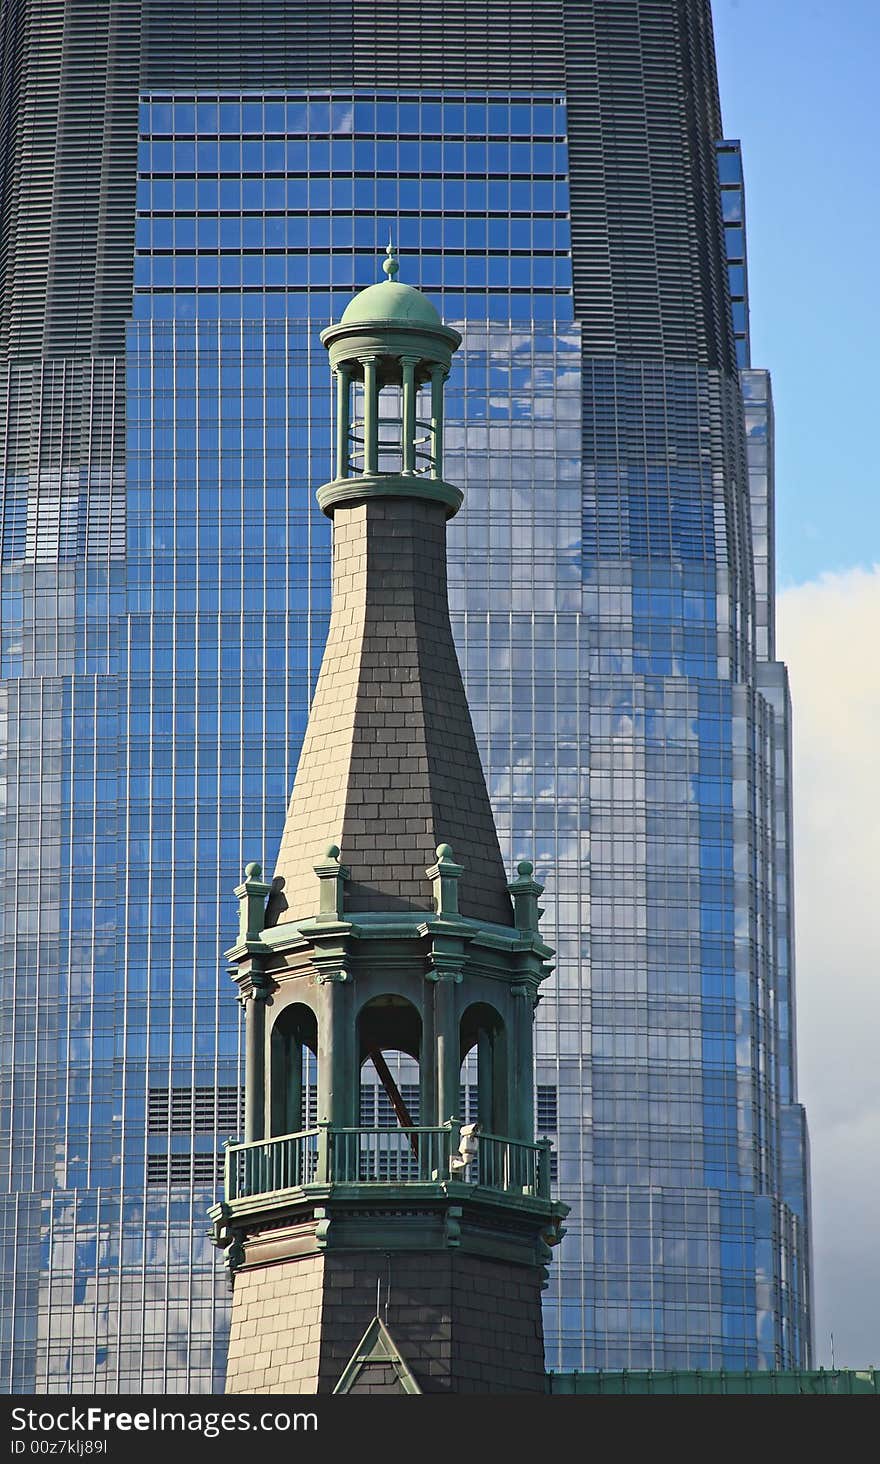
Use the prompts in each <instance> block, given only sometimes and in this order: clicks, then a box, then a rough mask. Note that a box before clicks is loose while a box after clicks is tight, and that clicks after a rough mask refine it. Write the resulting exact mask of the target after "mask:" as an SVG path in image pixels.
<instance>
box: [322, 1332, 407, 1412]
mask: <svg viewBox="0 0 880 1464" xmlns="http://www.w3.org/2000/svg"><path fill="white" fill-rule="evenodd" d="M421 1391H422V1390H421V1388H420V1387H419V1385H418V1383H417V1382H416V1380H415V1378H414V1377H413V1375H412V1373H411V1372H410V1369H409V1368H408V1367H407V1365H406V1363H405V1362H404V1360H403V1358H402V1357H401V1355H400V1350H399V1348H398V1346H397V1343H396V1342H395V1341H394V1339H393V1338H392V1336H391V1333H390V1332H389V1331H388V1328H387V1327H386V1326H385V1323H384V1322H383V1321H382V1320H381V1318H380V1317H374V1318H373V1320H372V1321H371V1322H370V1325H369V1326H368V1327H367V1330H366V1332H365V1333H364V1335H363V1337H362V1338H361V1340H360V1342H359V1343H358V1345H357V1347H356V1348H355V1350H354V1353H353V1354H352V1358H351V1361H350V1362H349V1364H348V1366H347V1367H346V1368H345V1370H344V1372H343V1374H342V1377H341V1378H340V1379H339V1382H338V1383H337V1384H336V1387H335V1388H334V1389H333V1392H334V1393H351V1394H360V1395H361V1396H367V1395H371V1396H373V1397H376V1396H380V1395H381V1394H383V1393H384V1394H386V1395H393V1394H400V1393H421Z"/></svg>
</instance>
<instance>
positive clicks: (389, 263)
mask: <svg viewBox="0 0 880 1464" xmlns="http://www.w3.org/2000/svg"><path fill="white" fill-rule="evenodd" d="M385 256H386V257H385V258H384V259H383V261H382V268H383V269H384V271H385V273H386V275H387V276H388V278H389V280H393V279H394V276H395V275H396V274H397V271H398V270H399V269H400V265H399V263H398V260H397V255H396V254H395V253H394V245H393V244H392V242H391V230H390V229H389V230H388V248H387V250H386V251H385Z"/></svg>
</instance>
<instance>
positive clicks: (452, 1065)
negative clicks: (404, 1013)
mask: <svg viewBox="0 0 880 1464" xmlns="http://www.w3.org/2000/svg"><path fill="white" fill-rule="evenodd" d="M434 1027H435V1032H434V1036H435V1042H436V1051H437V1122H438V1123H445V1122H446V1120H447V1119H449V1118H457V1117H458V1100H459V1093H458V1090H459V1084H460V1080H461V1048H460V1038H459V1033H458V1022H457V1020H456V1014H455V978H454V977H453V976H440V977H439V979H438V981H437V983H436V985H435V987H434Z"/></svg>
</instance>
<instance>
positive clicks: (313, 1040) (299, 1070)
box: [270, 1002, 318, 1136]
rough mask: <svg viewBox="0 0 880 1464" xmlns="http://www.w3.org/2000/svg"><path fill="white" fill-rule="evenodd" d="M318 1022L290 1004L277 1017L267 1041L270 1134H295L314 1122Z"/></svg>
mask: <svg viewBox="0 0 880 1464" xmlns="http://www.w3.org/2000/svg"><path fill="white" fill-rule="evenodd" d="M317 1053H318V1021H317V1018H316V1016H315V1014H314V1012H313V1011H312V1010H311V1008H310V1007H307V1006H303V1005H302V1004H301V1003H299V1002H294V1003H293V1004H292V1005H291V1006H287V1007H285V1008H284V1010H283V1011H282V1012H281V1013H280V1014H279V1016H278V1020H277V1021H276V1022H275V1025H274V1026H273V1028H272V1037H271V1051H270V1058H271V1078H270V1082H271V1086H270V1107H271V1111H270V1123H271V1130H270V1132H271V1134H272V1135H273V1136H275V1135H277V1134H295V1133H299V1132H300V1130H302V1129H304V1128H309V1127H310V1126H311V1125H312V1123H313V1122H314V1118H315V1113H314V1112H313V1111H312V1110H314V1108H315V1101H314V1099H315V1090H316V1074H317Z"/></svg>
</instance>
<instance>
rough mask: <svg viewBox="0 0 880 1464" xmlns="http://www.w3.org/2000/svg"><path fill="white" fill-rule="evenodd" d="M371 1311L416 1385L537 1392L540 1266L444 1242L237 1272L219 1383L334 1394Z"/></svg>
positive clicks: (241, 1388) (427, 1389)
mask: <svg viewBox="0 0 880 1464" xmlns="http://www.w3.org/2000/svg"><path fill="white" fill-rule="evenodd" d="M377 1282H378V1283H379V1292H380V1308H379V1310H380V1314H381V1316H382V1319H383V1321H385V1322H386V1324H387V1326H388V1329H389V1331H390V1333H391V1335H392V1337H393V1338H394V1341H395V1342H396V1344H397V1346H398V1347H399V1349H400V1352H401V1355H402V1356H403V1358H404V1360H405V1361H406V1363H407V1365H408V1366H409V1367H410V1369H411V1371H412V1372H413V1374H414V1376H415V1378H416V1380H417V1381H418V1384H419V1386H420V1388H421V1389H422V1391H423V1392H424V1393H543V1391H544V1386H545V1369H544V1350H543V1332H542V1322H541V1273H540V1271H539V1269H538V1268H537V1267H535V1268H534V1269H531V1268H528V1267H523V1266H515V1265H512V1264H508V1263H505V1262H502V1261H493V1260H488V1259H484V1258H482V1257H475V1256H470V1255H467V1254H462V1253H460V1252H455V1251H450V1252H445V1253H436V1252H434V1253H431V1254H413V1255H406V1254H403V1255H401V1254H399V1253H398V1254H396V1255H394V1256H393V1257H392V1259H391V1273H390V1301H389V1305H388V1311H387V1316H386V1312H385V1300H386V1294H387V1289H388V1282H389V1276H388V1261H387V1259H386V1257H385V1255H384V1254H381V1253H377V1252H343V1251H339V1252H333V1251H328V1252H326V1253H325V1254H324V1255H322V1256H310V1257H307V1258H304V1259H298V1260H294V1259H291V1260H289V1261H284V1262H281V1263H279V1264H276V1265H273V1266H267V1267H265V1268H262V1269H260V1270H254V1271H250V1272H249V1271H242V1272H240V1273H239V1274H238V1275H237V1277H236V1281H235V1298H234V1302H233V1312H232V1331H231V1336H230V1344H229V1371H228V1374H227V1383H226V1388H227V1392H230V1393H232V1392H237V1393H244V1392H247V1393H291V1394H293V1393H315V1392H318V1393H332V1391H333V1389H334V1387H335V1386H336V1384H337V1382H338V1381H339V1378H340V1376H341V1375H342V1372H343V1371H344V1369H345V1367H346V1366H347V1364H348V1362H349V1361H350V1360H351V1357H352V1354H353V1353H354V1351H355V1348H356V1347H357V1345H358V1343H359V1342H360V1340H361V1338H362V1337H363V1335H364V1332H365V1331H366V1329H367V1327H368V1325H369V1323H370V1321H371V1320H372V1318H373V1317H374V1316H375V1314H376V1291H377Z"/></svg>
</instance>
